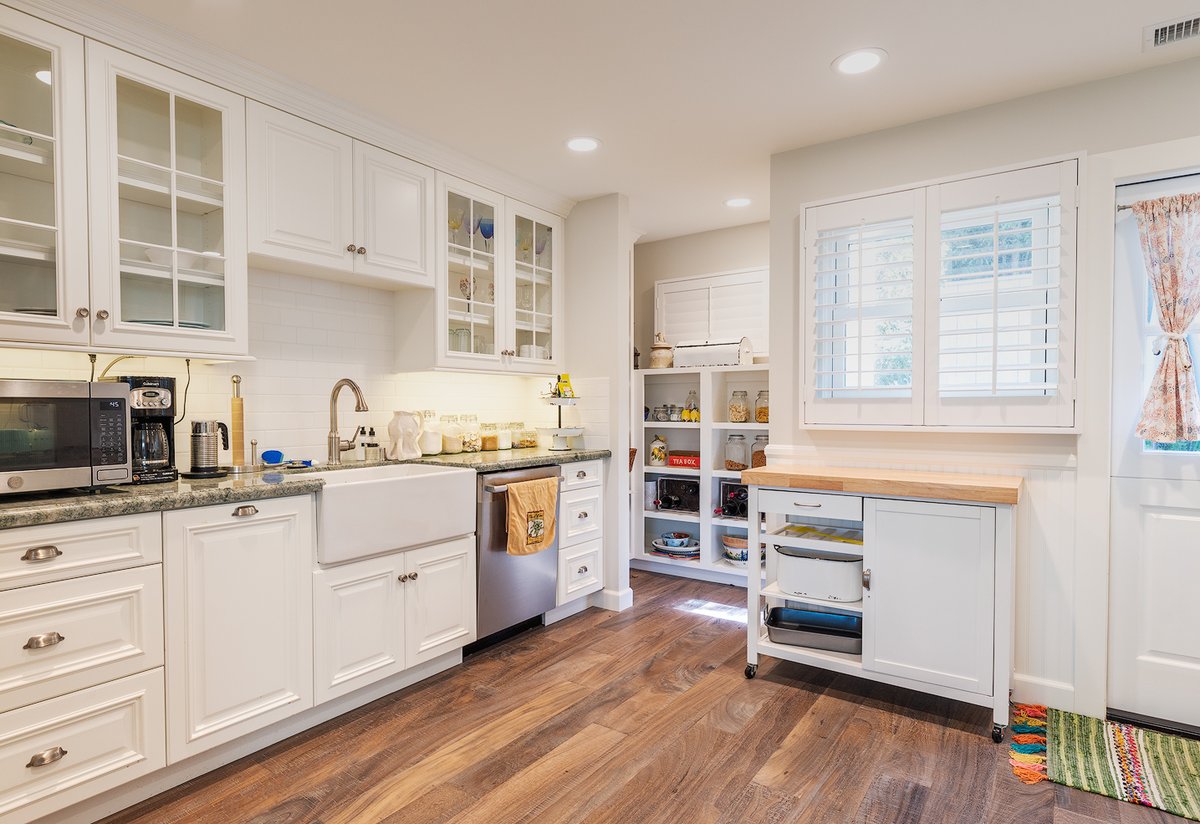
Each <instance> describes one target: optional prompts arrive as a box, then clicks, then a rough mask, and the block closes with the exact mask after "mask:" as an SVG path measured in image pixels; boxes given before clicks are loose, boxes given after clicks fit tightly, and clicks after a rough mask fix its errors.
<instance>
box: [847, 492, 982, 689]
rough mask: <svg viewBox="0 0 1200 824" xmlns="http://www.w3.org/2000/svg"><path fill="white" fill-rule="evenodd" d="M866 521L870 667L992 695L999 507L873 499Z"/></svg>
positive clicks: (865, 645)
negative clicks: (995, 508) (997, 508)
mask: <svg viewBox="0 0 1200 824" xmlns="http://www.w3.org/2000/svg"><path fill="white" fill-rule="evenodd" d="M863 527H864V535H863V574H864V577H865V576H867V575H868V574H869V579H870V584H869V588H866V589H865V592H864V598H863V658H862V662H863V669H867V670H873V671H875V672H884V673H888V674H890V675H899V676H902V677H905V678H912V679H913V680H915V681H921V682H924V683H927V684H939V685H941V686H945V687H953V688H956V689H960V690H965V691H967V692H973V693H979V694H982V695H991V693H992V630H993V624H994V605H995V555H996V511H995V510H994V509H992V508H991V507H985V506H960V505H957V504H939V503H928V502H924V501H893V500H884V499H877V498H868V499H866V500H865V501H864V508H863ZM864 584H865V582H864Z"/></svg>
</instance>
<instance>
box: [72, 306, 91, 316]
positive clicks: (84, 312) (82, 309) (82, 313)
mask: <svg viewBox="0 0 1200 824" xmlns="http://www.w3.org/2000/svg"><path fill="white" fill-rule="evenodd" d="M90 314H91V312H89V311H88V308H87V307H86V306H80V307H79V308H78V309H76V310H75V317H77V318H86V317H87V316H88V315H90Z"/></svg>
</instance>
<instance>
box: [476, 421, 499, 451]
mask: <svg viewBox="0 0 1200 824" xmlns="http://www.w3.org/2000/svg"><path fill="white" fill-rule="evenodd" d="M499 448H500V431H499V429H498V428H497V426H496V424H494V423H481V424H480V425H479V449H480V450H481V451H483V452H495V451H496V450H497V449H499Z"/></svg>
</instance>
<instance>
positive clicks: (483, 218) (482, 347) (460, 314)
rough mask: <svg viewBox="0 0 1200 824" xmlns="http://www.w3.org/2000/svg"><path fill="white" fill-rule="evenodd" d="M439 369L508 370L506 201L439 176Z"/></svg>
mask: <svg viewBox="0 0 1200 824" xmlns="http://www.w3.org/2000/svg"><path fill="white" fill-rule="evenodd" d="M437 189H438V195H437V197H438V206H437V208H438V216H437V220H436V227H435V228H436V230H437V239H438V240H437V243H438V275H437V276H438V278H440V279H441V280H442V282H441V283H440V284H438V286H437V290H436V291H437V300H438V316H439V317H440V318H441V319H442V322H441V323H439V324H438V332H437V335H438V340H437V352H438V366H448V367H460V368H463V369H477V370H492V369H497V368H506V367H507V363H508V361H509V358H508V356H507V354H505V353H507V352H508V351H510V350H509V349H508V348H507V347H508V340H509V339H508V330H507V328H506V327H505V325H504V324H505V321H506V310H505V307H506V306H507V305H508V300H509V297H508V292H507V290H508V289H509V287H510V283H509V279H508V277H507V275H506V274H505V272H506V270H505V269H504V258H503V257H501V256H500V255H498V254H497V252H496V250H497V249H503V248H506V247H505V245H504V237H505V235H506V232H505V223H504V197H503V196H502V195H499V194H496V193H495V192H492V191H489V190H488V189H484V188H482V187H481V186H476V185H475V184H474V183H470V182H468V181H465V180H458V179H456V178H452V177H449V176H447V175H443V174H438V176H437Z"/></svg>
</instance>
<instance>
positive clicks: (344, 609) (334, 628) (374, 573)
mask: <svg viewBox="0 0 1200 824" xmlns="http://www.w3.org/2000/svg"><path fill="white" fill-rule="evenodd" d="M402 575H404V556H403V555H391V556H389V557H387V558H375V559H370V560H366V561H360V562H358V563H354V564H347V565H345V566H339V567H333V568H332V569H322V570H319V571H317V572H314V573H313V611H314V615H315V621H314V623H313V633H314V637H313V658H314V660H313V668H314V672H315V675H314V679H315V689H316V700H317V703H321V702H322V701H328V700H329V699H331V698H336V697H337V696H339V695H345V694H346V693H348V692H351V691H353V690H356V689H358V688H359V687H362V686H366V685H367V684H371V683H374V682H375V681H378V680H379V679H380V678H385V677H387V676H389V675H393V674H395V673H397V672H400V671H401V670H402V669H404V581H401V580H400V579H401V576H402ZM406 580H407V579H406Z"/></svg>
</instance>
